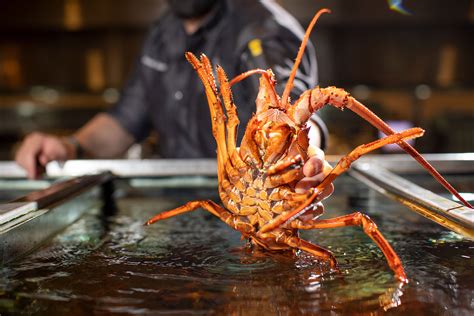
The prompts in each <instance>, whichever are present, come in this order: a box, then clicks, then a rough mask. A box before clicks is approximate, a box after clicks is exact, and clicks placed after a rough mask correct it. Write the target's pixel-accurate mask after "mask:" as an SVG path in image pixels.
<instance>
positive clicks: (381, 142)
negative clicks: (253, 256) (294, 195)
mask: <svg viewBox="0 0 474 316" xmlns="http://www.w3.org/2000/svg"><path fill="white" fill-rule="evenodd" d="M423 133H424V131H423V130H422V129H421V128H410V129H408V130H405V131H403V132H400V133H396V134H392V135H389V136H386V137H384V138H381V139H378V140H376V141H373V142H371V143H369V144H364V145H360V146H358V147H356V148H355V149H354V150H353V151H351V152H350V153H349V154H348V155H347V156H345V157H342V158H341V159H340V160H339V162H338V163H337V165H336V166H335V167H334V168H333V170H332V171H331V172H330V173H329V174H328V175H327V176H326V177H325V178H324V180H323V181H322V182H321V183H320V184H319V185H318V186H317V187H316V188H315V191H314V193H313V194H312V195H311V197H309V198H308V199H307V200H306V201H305V202H304V203H302V204H301V205H300V207H298V208H296V209H295V210H293V211H290V212H287V213H283V214H281V215H278V216H277V217H275V218H274V219H273V220H271V221H270V222H269V223H268V224H266V225H264V226H262V227H261V228H260V232H262V233H265V232H268V231H270V230H273V229H275V228H277V227H280V226H281V225H283V224H285V223H286V222H287V221H289V220H290V219H292V218H295V217H297V216H299V215H300V214H301V213H303V212H304V211H305V210H306V208H307V207H308V206H309V205H311V203H313V201H314V200H315V199H317V198H318V197H319V195H320V194H321V192H322V191H323V190H324V188H326V187H327V186H328V185H329V184H331V183H332V182H333V181H334V180H335V179H336V178H337V177H338V176H339V175H340V174H342V173H343V172H345V171H346V170H347V169H349V167H350V165H351V163H352V162H354V161H355V160H357V159H359V158H360V157H361V156H362V155H365V154H367V153H369V152H371V151H373V150H376V149H378V148H380V147H382V146H385V145H387V144H393V143H398V142H400V141H401V140H405V139H412V138H415V137H420V136H422V135H423Z"/></svg>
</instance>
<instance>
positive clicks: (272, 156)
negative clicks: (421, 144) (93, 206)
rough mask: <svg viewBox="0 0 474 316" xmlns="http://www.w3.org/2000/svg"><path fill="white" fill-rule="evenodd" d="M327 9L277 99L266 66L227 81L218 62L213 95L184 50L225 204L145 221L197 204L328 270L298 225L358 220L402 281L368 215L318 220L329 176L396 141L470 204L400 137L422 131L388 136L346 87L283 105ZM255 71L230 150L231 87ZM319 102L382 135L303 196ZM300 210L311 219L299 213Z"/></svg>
mask: <svg viewBox="0 0 474 316" xmlns="http://www.w3.org/2000/svg"><path fill="white" fill-rule="evenodd" d="M327 12H330V11H329V10H328V9H322V10H320V11H319V12H318V13H316V15H315V16H314V18H313V19H312V21H311V23H310V25H309V27H308V29H307V30H306V33H305V36H304V38H303V41H302V43H301V46H300V48H299V51H298V54H297V57H296V60H295V64H294V66H293V69H292V71H291V73H290V76H289V79H288V82H287V84H286V86H285V89H284V92H283V95H282V97H281V98H280V97H279V96H278V94H277V93H276V91H275V84H276V81H275V78H274V74H273V72H272V71H271V70H263V69H254V70H250V71H247V72H245V73H243V74H241V75H239V76H237V77H235V78H234V79H232V80H231V81H229V80H228V79H227V76H226V74H225V72H224V70H223V69H222V68H221V67H220V66H217V67H216V73H217V79H218V81H219V85H220V87H219V88H220V95H219V91H218V88H217V85H216V82H215V78H214V74H213V71H212V65H211V62H210V61H209V59H208V58H207V57H206V56H205V55H204V54H202V55H201V57H200V59H198V58H197V57H196V56H194V55H193V54H192V53H190V52H187V53H186V54H185V55H186V58H187V59H188V61H189V62H190V63H191V65H192V66H193V67H194V69H195V70H196V72H197V73H198V75H199V78H200V79H201V81H202V83H203V84H204V87H205V92H206V96H207V100H208V103H209V109H210V114H211V119H212V133H213V136H214V138H215V139H216V142H217V163H218V167H217V173H218V182H219V196H220V198H221V200H222V203H223V205H224V207H225V208H223V207H221V206H220V205H218V204H217V203H215V202H213V201H211V200H200V201H191V202H188V203H186V204H185V205H183V206H181V207H178V208H175V209H173V210H170V211H166V212H163V213H160V214H158V215H156V216H154V217H153V218H151V219H150V220H148V221H147V223H146V224H147V225H150V224H152V223H154V222H156V221H159V220H163V219H166V218H169V217H172V216H176V215H179V214H182V213H186V212H190V211H193V210H196V209H198V208H203V209H205V210H207V211H209V212H210V213H212V214H214V215H215V216H217V217H218V218H220V219H221V220H222V221H224V222H225V223H227V224H228V225H229V226H230V227H232V228H233V229H236V230H238V231H239V232H241V233H242V235H243V237H245V238H248V239H249V241H250V242H251V243H252V244H253V245H258V246H261V247H263V248H265V249H267V250H298V249H299V250H303V251H307V252H309V253H311V254H312V255H314V256H315V257H316V258H318V259H321V260H324V261H327V262H329V264H330V266H331V267H332V268H335V267H336V266H337V262H336V259H335V257H334V256H333V254H332V253H331V252H330V251H328V250H326V249H324V248H322V247H319V246H317V245H314V244H312V243H310V242H308V241H305V240H303V239H301V238H300V237H299V232H298V230H299V229H325V228H335V227H343V226H354V225H358V226H362V228H363V230H364V232H365V233H366V234H367V235H368V236H369V237H370V238H371V239H372V240H373V241H374V242H375V243H376V244H377V245H378V247H379V248H380V249H381V250H382V252H383V254H384V255H385V257H386V260H387V262H388V265H389V266H390V268H391V269H392V270H393V271H394V273H395V275H396V277H397V278H398V279H399V280H401V281H403V282H405V281H407V277H406V274H405V271H404V269H403V266H402V263H401V261H400V259H399V257H398V256H397V254H396V253H395V251H394V250H393V249H392V247H391V246H390V245H389V243H388V242H387V241H386V240H385V238H384V237H383V236H382V234H381V233H380V231H379V230H378V229H377V226H376V225H375V223H374V222H373V221H372V220H371V219H370V218H369V217H368V216H367V215H364V214H362V213H359V212H356V213H352V214H349V215H344V216H340V217H336V218H332V219H323V220H321V219H318V217H319V216H320V215H321V214H322V209H321V208H319V207H318V204H320V201H321V200H322V199H323V198H324V194H323V192H324V189H325V188H327V187H328V186H330V185H332V182H333V181H334V179H335V178H336V177H337V176H339V175H340V174H341V173H343V172H345V171H346V170H347V169H348V168H349V167H350V165H351V163H352V162H353V161H354V160H356V159H358V158H359V157H360V156H362V155H364V154H366V153H368V152H371V151H373V150H375V149H377V148H380V147H382V146H384V145H386V144H398V145H399V146H400V147H401V148H403V149H404V150H405V151H406V152H407V153H409V154H410V155H411V156H413V157H414V158H415V159H416V160H417V161H418V162H419V163H420V164H421V165H422V166H423V167H424V168H425V169H427V170H428V171H429V172H430V173H431V174H432V175H433V176H434V177H435V178H436V179H437V180H438V181H439V182H440V183H441V184H442V185H443V186H445V187H446V188H447V189H448V190H449V191H450V192H452V193H453V194H454V195H455V196H457V197H458V198H459V199H460V200H461V201H462V202H463V203H464V204H466V205H468V206H469V207H471V206H470V205H469V203H467V202H466V201H465V200H464V199H463V198H462V197H461V196H460V195H459V193H458V192H457V191H456V190H455V189H454V188H453V187H452V186H451V185H450V184H449V183H448V182H447V181H446V180H445V179H444V178H443V177H442V176H441V175H440V174H439V173H438V172H437V171H436V170H435V169H434V168H433V167H432V166H431V165H430V164H429V163H428V162H427V161H426V160H425V159H424V158H423V157H422V156H421V155H420V154H419V153H418V152H417V151H416V150H415V149H414V148H413V147H412V146H411V145H409V144H408V143H407V142H406V140H409V139H412V138H416V137H420V136H422V135H423V133H424V131H423V130H422V129H421V128H411V129H408V130H405V131H402V132H400V133H395V132H394V131H393V130H392V129H391V128H390V127H389V126H388V125H387V124H386V123H385V122H384V121H382V120H381V119H380V118H379V117H378V116H376V115H375V114H374V113H373V112H372V111H370V110H369V109H368V108H366V107H365V106H364V105H363V104H361V103H360V102H359V101H357V100H355V99H354V98H353V97H351V96H350V95H349V94H348V93H347V92H346V91H344V90H342V89H339V88H336V87H328V88H320V87H316V88H314V89H312V90H307V91H305V92H304V93H303V94H302V95H301V96H300V98H299V99H298V100H297V101H296V102H294V103H293V104H290V99H289V95H290V91H291V89H292V87H293V81H294V79H295V75H296V71H297V69H298V66H299V63H300V62H301V58H302V55H303V52H304V49H305V47H306V43H307V41H308V38H309V34H310V33H311V30H312V28H313V27H314V25H315V23H316V21H317V20H318V18H319V17H320V15H321V14H323V13H327ZM254 74H259V75H261V77H260V86H259V91H258V95H257V99H256V108H257V111H256V113H255V114H254V115H253V117H252V118H251V119H250V121H249V122H248V124H247V128H246V130H245V133H244V136H243V139H242V142H241V146H240V148H237V146H236V133H237V127H238V124H239V119H238V117H237V111H236V107H235V105H234V103H233V99H232V93H231V89H230V88H231V86H232V85H233V84H235V83H237V82H239V81H241V80H243V79H245V78H247V77H248V76H251V75H254ZM222 104H224V107H225V112H224V108H223V106H222ZM326 104H330V105H333V106H335V107H337V108H339V109H341V110H342V109H343V108H348V109H350V110H352V111H353V112H355V113H356V114H358V115H360V116H361V117H362V118H364V119H365V120H367V121H368V122H369V123H370V124H372V125H373V126H375V127H376V128H378V129H379V130H381V131H382V132H384V133H385V134H386V135H388V136H386V137H384V138H381V139H379V140H376V141H374V142H371V143H369V144H364V145H361V146H358V147H357V148H355V149H354V150H353V151H352V152H350V153H349V154H348V155H347V156H345V157H343V158H341V159H340V161H339V162H338V163H337V165H336V166H335V167H334V168H333V169H332V170H330V171H329V172H326V176H325V178H324V179H323V180H322V182H321V183H319V185H317V186H316V187H314V188H312V189H310V190H308V191H306V192H305V193H297V192H296V191H295V187H294V184H295V183H296V182H297V181H299V180H301V179H302V178H303V177H304V175H303V172H302V167H303V165H304V163H305V162H306V161H307V160H308V159H309V157H310V153H309V148H310V146H309V138H308V128H307V122H308V120H309V118H310V116H311V115H312V114H313V113H314V112H316V111H317V110H319V109H320V108H322V107H323V106H324V105H326ZM305 213H306V214H308V213H309V214H311V215H312V216H310V217H308V216H303V215H304V214H305Z"/></svg>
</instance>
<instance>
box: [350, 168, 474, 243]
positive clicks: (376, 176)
mask: <svg viewBox="0 0 474 316" xmlns="http://www.w3.org/2000/svg"><path fill="white" fill-rule="evenodd" d="M350 174H351V175H352V176H353V177H354V178H356V179H358V180H359V181H361V182H363V183H365V184H367V185H368V186H369V187H371V188H373V189H375V190H376V191H378V192H380V193H382V194H384V195H386V196H388V197H390V198H392V199H394V200H396V201H398V202H400V203H402V204H404V205H405V206H407V207H409V208H410V209H412V210H414V211H415V212H417V213H419V214H421V215H423V216H424V217H426V218H428V219H430V220H432V221H434V222H436V223H438V224H440V225H442V226H444V227H446V228H448V229H450V230H452V231H455V232H457V233H459V234H461V235H463V236H465V237H467V238H470V239H474V210H473V209H470V208H467V207H465V206H463V205H462V204H459V203H457V202H454V201H451V200H448V199H446V198H443V197H442V196H439V195H437V194H435V193H433V192H431V191H428V190H426V189H424V188H422V187H420V186H418V185H416V184H414V183H412V182H410V181H408V180H405V179H403V178H402V177H399V176H397V175H396V174H394V173H392V172H390V171H388V170H387V169H385V168H382V167H380V166H378V165H377V164H371V163H369V162H361V163H358V164H355V165H354V166H353V167H352V168H351V171H350Z"/></svg>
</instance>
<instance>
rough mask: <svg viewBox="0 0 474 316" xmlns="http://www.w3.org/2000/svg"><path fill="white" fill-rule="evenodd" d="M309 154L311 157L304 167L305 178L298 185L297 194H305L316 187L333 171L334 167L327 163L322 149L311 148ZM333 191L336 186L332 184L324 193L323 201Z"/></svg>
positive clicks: (296, 187)
mask: <svg viewBox="0 0 474 316" xmlns="http://www.w3.org/2000/svg"><path fill="white" fill-rule="evenodd" d="M308 154H309V156H310V157H309V159H308V160H307V161H306V163H305V164H304V166H303V174H304V176H305V177H304V178H303V179H301V180H300V181H299V182H298V183H297V184H296V186H295V191H296V193H305V192H306V191H308V190H309V189H311V188H314V187H316V186H317V185H318V184H320V183H321V182H322V181H323V179H324V178H325V177H326V175H327V174H328V173H329V172H331V170H332V167H331V166H330V165H329V163H328V162H327V161H326V159H325V157H324V152H323V151H322V150H321V149H319V148H317V147H313V146H310V147H309V149H308ZM333 191H334V186H333V184H332V183H331V184H330V185H329V186H328V187H326V188H324V190H323V191H322V193H321V200H322V199H325V198H327V197H328V196H330V195H331V194H332V192H333Z"/></svg>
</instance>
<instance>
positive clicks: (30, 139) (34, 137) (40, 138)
mask: <svg viewBox="0 0 474 316" xmlns="http://www.w3.org/2000/svg"><path fill="white" fill-rule="evenodd" d="M74 155H75V148H74V145H72V144H70V143H69V142H67V141H66V140H65V139H64V138H60V137H57V136H53V135H48V134H43V133H39V132H35V133H32V134H30V135H28V136H27V137H26V138H25V140H24V141H23V143H22V144H21V146H20V148H19V149H18V151H17V152H16V155H15V160H16V162H17V163H18V164H19V165H20V166H21V167H23V168H24V169H25V170H26V173H27V175H28V178H30V179H37V178H39V177H40V176H41V174H42V173H44V170H45V166H46V164H47V163H48V162H50V161H53V160H60V161H64V160H67V159H72V158H73V157H74Z"/></svg>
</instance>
